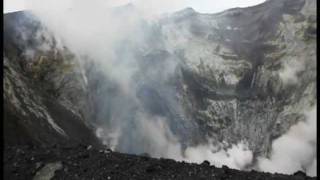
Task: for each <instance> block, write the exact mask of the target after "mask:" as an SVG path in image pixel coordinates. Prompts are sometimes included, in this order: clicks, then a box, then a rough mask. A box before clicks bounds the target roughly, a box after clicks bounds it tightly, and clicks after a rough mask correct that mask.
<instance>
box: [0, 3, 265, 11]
mask: <svg viewBox="0 0 320 180" xmlns="http://www.w3.org/2000/svg"><path fill="white" fill-rule="evenodd" d="M26 1H27V0H4V2H3V3H4V13H6V12H12V11H18V10H23V9H25V7H26V3H25V2H26ZM105 1H109V2H111V3H113V4H116V5H120V4H126V3H128V2H134V1H136V0H105ZM149 1H151V2H152V1H162V0H149ZM264 1H265V0H172V1H170V3H171V2H173V3H174V2H176V3H175V4H178V8H177V9H183V8H185V7H192V8H194V9H195V10H196V11H198V12H202V13H216V12H220V11H223V10H226V9H229V8H234V7H247V6H253V5H256V4H259V3H262V2H264ZM155 4H156V3H155Z"/></svg>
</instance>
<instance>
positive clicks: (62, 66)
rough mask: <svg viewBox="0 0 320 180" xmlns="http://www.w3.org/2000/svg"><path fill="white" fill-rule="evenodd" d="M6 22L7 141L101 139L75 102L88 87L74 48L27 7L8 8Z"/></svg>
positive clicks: (55, 142) (5, 101) (33, 141)
mask: <svg viewBox="0 0 320 180" xmlns="http://www.w3.org/2000/svg"><path fill="white" fill-rule="evenodd" d="M4 27H5V28H4V37H5V39H4V58H3V64H4V84H3V85H4V92H3V97H4V122H3V124H4V135H5V143H6V144H16V143H18V144H25V143H35V144H41V145H52V144H64V143H87V144H94V145H99V144H100V142H99V141H98V139H97V138H96V137H95V135H94V134H93V132H92V129H91V127H89V126H88V125H87V124H86V123H85V121H84V118H83V117H82V116H81V114H80V113H79V111H77V109H75V108H74V107H76V106H77V107H81V104H80V103H79V102H78V101H77V100H79V99H80V98H79V97H82V96H80V95H81V94H80V93H81V92H82V93H84V90H82V89H81V86H79V81H81V80H79V77H81V76H79V73H78V74H77V72H76V71H77V70H75V71H73V70H72V67H73V66H76V65H74V64H73V63H74V62H73V60H72V59H71V57H70V53H69V54H68V53H67V51H66V50H65V51H63V49H61V48H59V47H58V46H59V45H58V44H57V42H55V39H54V38H53V37H52V36H50V35H48V34H49V31H46V30H45V29H44V28H43V27H42V26H41V25H40V23H39V22H37V21H34V20H33V17H32V16H31V15H30V14H29V13H27V12H17V13H10V14H6V15H5V18H4ZM43 33H48V34H43ZM50 37H52V38H50ZM80 84H81V83H80ZM70 86H71V87H70ZM79 89H80V90H79ZM70 91H71V92H70ZM79 92H80V93H79ZM77 96H78V99H77V100H75V99H74V98H75V97H77ZM72 100H73V101H72ZM74 102H77V104H76V106H75V104H73V103H74Z"/></svg>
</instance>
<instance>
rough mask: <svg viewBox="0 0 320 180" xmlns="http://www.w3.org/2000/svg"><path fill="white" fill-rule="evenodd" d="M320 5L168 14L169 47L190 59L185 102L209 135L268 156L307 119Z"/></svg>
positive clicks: (312, 101)
mask: <svg viewBox="0 0 320 180" xmlns="http://www.w3.org/2000/svg"><path fill="white" fill-rule="evenodd" d="M315 10H316V1H313V0H306V1H303V0H302V1H300V0H294V1H285V0H281V1H267V2H265V3H263V4H261V5H258V6H254V7H249V8H235V9H231V10H227V11H225V12H222V13H218V14H213V15H211V14H199V13H197V12H195V11H193V10H192V9H186V10H184V11H182V12H178V13H176V14H175V15H173V17H170V18H167V19H163V20H162V22H161V29H162V33H163V36H164V38H165V44H166V45H165V47H166V50H168V51H169V52H171V53H173V54H176V55H177V56H179V57H180V59H181V62H182V64H183V65H184V66H183V68H182V76H181V79H182V80H181V82H182V85H181V87H182V88H181V89H180V93H181V95H182V96H181V101H182V102H183V104H184V107H185V108H186V109H187V111H186V112H191V113H190V114H191V116H192V117H193V118H194V120H196V121H197V122H198V123H199V124H200V126H202V128H203V129H206V131H205V132H206V133H207V135H208V136H209V137H211V138H213V139H214V140H217V141H218V142H220V141H221V140H225V141H227V142H229V143H236V142H237V141H240V140H245V141H248V142H249V146H250V149H252V150H253V151H254V152H255V153H259V154H264V155H266V153H268V150H269V148H270V144H271V141H272V140H273V139H275V138H276V137H278V136H279V135H281V134H283V133H284V132H286V130H287V129H288V128H289V127H290V126H291V125H292V124H294V123H296V122H297V121H301V120H303V115H301V113H302V111H301V110H303V109H305V107H310V106H312V105H314V104H315V103H316V21H315V20H316V16H315V12H316V11H315Z"/></svg>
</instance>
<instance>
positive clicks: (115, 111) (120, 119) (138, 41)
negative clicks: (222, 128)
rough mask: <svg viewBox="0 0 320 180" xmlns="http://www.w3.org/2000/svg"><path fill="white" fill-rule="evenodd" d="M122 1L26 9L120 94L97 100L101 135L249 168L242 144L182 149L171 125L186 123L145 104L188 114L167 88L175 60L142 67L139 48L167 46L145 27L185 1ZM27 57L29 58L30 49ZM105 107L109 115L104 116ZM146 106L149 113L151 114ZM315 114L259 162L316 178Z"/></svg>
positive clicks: (122, 143) (68, 1)
mask: <svg viewBox="0 0 320 180" xmlns="http://www.w3.org/2000/svg"><path fill="white" fill-rule="evenodd" d="M122 3H125V1H121V2H119V1H102V0H92V1H86V0H77V1H74V0H64V1H56V0H46V1H42V0H31V1H30V2H29V4H28V8H29V9H31V10H32V12H33V13H34V14H35V15H36V16H37V17H39V19H40V20H41V21H42V22H43V23H44V24H45V25H46V26H47V27H48V28H49V29H50V30H51V31H53V33H54V35H55V36H56V38H57V39H61V40H62V42H63V44H65V45H66V46H67V47H68V48H69V49H70V50H71V51H72V52H73V53H75V54H76V55H77V58H78V59H79V62H80V63H81V64H83V65H84V66H85V65H86V64H88V63H92V64H94V65H95V66H94V71H96V72H97V73H98V74H99V75H101V77H100V78H102V79H103V80H104V81H103V83H102V84H103V86H104V88H102V89H112V88H115V89H116V91H117V93H116V94H113V95H108V94H106V93H102V95H101V97H99V99H98V100H96V102H95V103H96V104H98V106H99V107H100V108H101V109H100V110H98V112H97V119H100V122H99V127H98V128H97V131H96V134H97V136H98V137H100V138H101V139H102V140H103V142H104V143H105V144H107V145H108V146H110V147H111V148H113V149H117V150H119V151H123V152H128V153H137V154H139V153H149V154H150V155H151V156H154V157H167V158H173V159H176V160H180V161H189V162H198V163H200V162H202V161H204V160H209V161H210V162H211V163H212V164H214V165H216V166H221V165H223V164H224V165H228V166H229V167H232V168H236V169H245V168H246V167H248V166H250V165H252V163H253V158H254V157H253V153H252V152H251V151H250V149H248V145H247V143H246V142H244V141H241V142H239V143H238V144H236V145H235V144H234V145H231V147H230V148H228V149H224V148H223V147H225V146H224V145H223V143H221V144H219V145H212V143H208V144H202V145H197V146H191V145H190V144H188V143H187V144H186V145H187V146H185V144H182V143H181V139H186V138H187V137H186V136H185V135H184V134H183V132H180V131H179V128H177V131H174V130H173V129H174V128H173V127H172V123H175V124H180V123H181V124H183V123H185V121H184V120H181V118H180V119H179V118H177V117H172V116H171V115H167V114H165V113H164V111H166V110H163V111H161V112H154V110H152V106H153V105H150V102H148V100H145V99H144V97H145V96H149V98H147V99H150V97H152V98H155V99H154V101H153V102H151V103H153V104H156V105H154V106H156V108H155V109H161V108H162V106H161V101H160V100H164V101H166V103H167V104H169V105H171V109H173V110H172V111H174V112H175V113H178V114H184V112H183V110H182V108H181V107H180V105H179V103H178V102H177V101H175V100H172V99H174V98H173V97H174V89H173V88H172V87H171V86H169V85H168V81H169V79H170V77H172V75H173V74H174V73H176V67H177V64H176V61H174V60H173V59H170V58H166V57H165V56H164V58H163V62H161V63H159V62H153V61H152V62H151V63H157V65H160V66H155V65H151V67H150V66H149V65H146V64H148V63H150V59H147V60H146V61H143V62H141V59H139V58H137V56H136V54H137V52H136V51H138V52H140V53H141V52H142V53H143V52H150V51H152V50H157V48H158V47H161V46H162V43H161V42H160V41H156V42H157V44H155V45H154V47H150V46H148V43H146V42H147V41H149V40H150V39H152V38H153V37H150V34H151V35H152V33H150V31H148V30H147V29H148V28H143V27H150V26H152V25H154V23H155V21H154V18H155V17H157V16H158V15H159V14H160V13H163V12H168V8H169V7H173V8H172V9H170V10H169V11H172V10H177V8H178V7H179V4H180V3H182V1H179V0H177V1H174V2H173V3H172V1H170V3H169V1H155V0H152V1H146V0H140V1H137V2H136V3H135V4H134V5H135V7H137V8H133V9H130V8H132V7H131V6H130V5H128V6H126V7H122V8H129V9H130V11H126V12H125V13H124V12H123V11H121V8H119V9H117V8H114V7H115V6H118V5H122ZM173 4H174V5H177V6H172V5H173ZM147 9H151V11H150V10H147ZM133 49H134V50H133ZM119 50H120V53H119ZM27 53H28V54H31V55H32V52H31V51H30V52H27ZM160 54H161V53H160ZM144 58H146V57H144ZM146 62H147V63H146ZM168 67H170V68H168ZM290 68H291V66H290V67H289V68H286V69H287V70H286V72H284V73H283V74H282V77H283V78H284V79H285V78H287V77H289V76H290V77H291V76H292V73H291V74H290V72H291V70H290ZM288 69H289V70H288ZM288 71H289V72H288ZM288 74H289V75H288ZM91 76H92V75H91ZM84 78H85V79H86V82H87V84H86V86H89V84H90V80H88V78H89V77H87V75H86V74H84ZM107 92H109V91H107ZM155 92H157V93H155ZM157 95H158V96H160V98H159V97H158V98H157ZM152 98H151V99H152ZM157 104H158V105H157ZM107 106H108V108H109V111H110V112H112V113H105V111H106V109H104V108H107ZM148 106H151V107H149V108H151V110H150V109H149V110H146V109H147V108H146V107H148ZM315 113H316V112H315V110H313V111H312V112H311V113H310V114H309V115H308V116H307V121H306V122H300V123H298V124H297V125H295V126H293V127H292V128H291V129H290V130H289V131H288V133H286V134H285V135H284V136H282V137H280V138H279V139H277V140H275V141H274V142H273V145H272V148H273V150H272V154H271V157H270V158H269V159H267V158H264V157H260V158H258V159H259V160H258V165H257V166H258V169H260V170H264V171H270V172H283V173H293V172H295V171H297V170H305V171H306V172H307V173H308V174H309V175H316V171H315V169H316V168H315V167H316V162H317V160H316V151H315V146H316V145H315V144H316V136H315V135H316V129H315V128H316V126H315V124H316V118H315V117H316V115H315ZM172 119H174V120H172ZM172 121H175V122H172ZM188 123H189V122H188ZM195 129H196V128H195ZM182 131H186V129H183V130H182ZM191 134H192V133H191ZM288 148H290V149H288Z"/></svg>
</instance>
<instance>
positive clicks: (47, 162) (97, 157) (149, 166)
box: [3, 145, 316, 180]
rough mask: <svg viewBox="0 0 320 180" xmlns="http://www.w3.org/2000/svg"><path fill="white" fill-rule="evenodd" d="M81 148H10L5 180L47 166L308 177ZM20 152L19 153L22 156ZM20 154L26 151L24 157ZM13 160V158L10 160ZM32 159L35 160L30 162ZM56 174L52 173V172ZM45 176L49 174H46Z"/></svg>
mask: <svg viewBox="0 0 320 180" xmlns="http://www.w3.org/2000/svg"><path fill="white" fill-rule="evenodd" d="M99 151H101V150H99V149H92V150H90V151H87V150H86V149H84V148H79V146H77V145H75V146H67V147H63V146H59V147H57V149H52V151H51V152H50V153H45V152H46V149H43V148H39V147H35V148H33V149H30V148H28V147H27V146H7V147H5V149H4V161H3V162H4V174H3V178H4V179H12V180H16V179H32V178H33V177H35V176H39V172H40V171H43V169H44V167H45V166H52V168H51V171H47V172H46V173H53V172H54V173H53V174H54V175H53V178H52V179H57V180H58V179H70V180H72V179H97V180H99V179H101V180H102V179H103V180H105V179H125V180H127V179H141V180H142V179H146V180H149V179H181V180H182V179H183V180H184V179H190V180H191V179H212V180H221V179H230V180H233V179H234V180H247V179H252V180H258V179H259V180H273V179H274V180H300V179H305V180H307V179H316V178H311V177H308V176H305V175H303V176H300V174H302V173H298V174H299V175H297V174H296V175H283V174H270V173H262V172H256V171H250V172H246V171H239V170H233V169H229V168H227V167H222V168H216V167H213V166H202V165H197V164H189V163H184V162H176V161H173V160H167V159H155V158H149V157H141V156H136V155H127V154H121V153H116V152H109V153H107V154H105V153H99ZM19 152H20V153H19ZM21 152H24V153H23V154H22V153H21ZM11 157H14V158H11ZM30 159H32V160H30ZM52 171H53V172H52ZM44 175H46V174H44Z"/></svg>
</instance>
